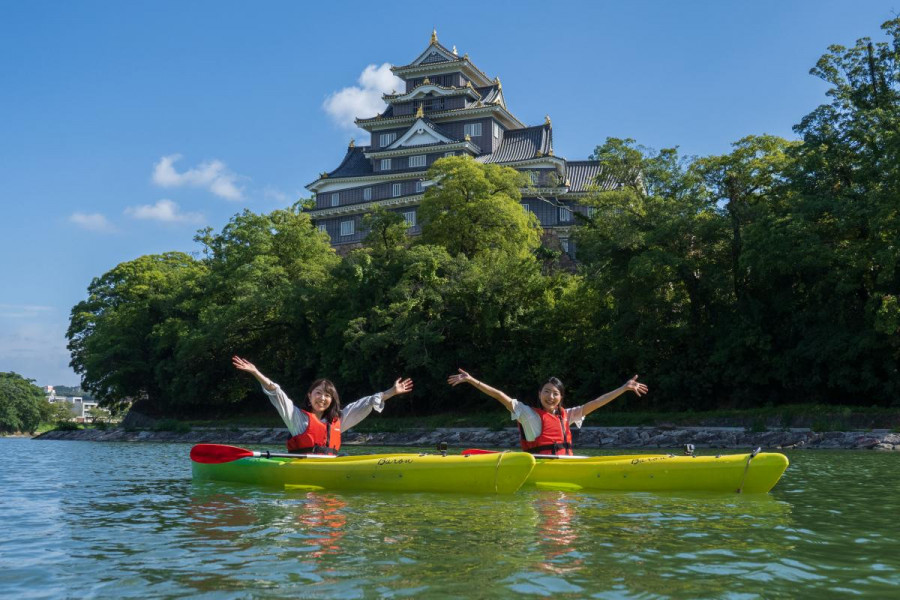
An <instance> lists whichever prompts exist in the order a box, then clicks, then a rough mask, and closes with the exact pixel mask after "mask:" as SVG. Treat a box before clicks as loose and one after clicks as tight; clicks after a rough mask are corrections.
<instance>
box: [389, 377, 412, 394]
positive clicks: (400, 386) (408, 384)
mask: <svg viewBox="0 0 900 600" xmlns="http://www.w3.org/2000/svg"><path fill="white" fill-rule="evenodd" d="M412 389H413V380H412V379H410V378H408V377H407V378H406V379H403V378H401V377H398V378H397V381H395V382H394V387H392V388H391V391H392V392H393V394H391V395H392V396H396V395H397V394H407V393H409V392H411V391H412Z"/></svg>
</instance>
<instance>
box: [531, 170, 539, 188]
mask: <svg viewBox="0 0 900 600" xmlns="http://www.w3.org/2000/svg"><path fill="white" fill-rule="evenodd" d="M528 176H529V177H530V178H531V184H532V185H537V182H538V179H539V178H540V176H541V174H540V173H538V172H537V171H528Z"/></svg>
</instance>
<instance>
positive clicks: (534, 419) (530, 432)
mask: <svg viewBox="0 0 900 600" xmlns="http://www.w3.org/2000/svg"><path fill="white" fill-rule="evenodd" d="M509 412H510V416H511V418H512V420H513V421H518V422H519V424H520V425H521V426H522V431H523V432H525V439H526V440H528V441H529V442H533V441H534V440H536V439H537V437H538V436H539V435H541V431H542V430H543V426H542V425H541V418H540V417H539V416H538V414H537V413H536V412H534V409H533V408H531V407H530V406H528V405H527V404H523V403H521V402H519V401H518V400H516V399H515V398H513V400H512V407H511V408H510V411H509Z"/></svg>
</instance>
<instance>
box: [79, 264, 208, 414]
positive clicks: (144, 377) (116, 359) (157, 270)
mask: <svg viewBox="0 0 900 600" xmlns="http://www.w3.org/2000/svg"><path fill="white" fill-rule="evenodd" d="M204 271H205V268H204V266H203V264H201V263H199V262H198V261H195V260H194V259H193V258H191V257H190V256H189V255H187V254H184V253H181V252H168V253H165V254H157V255H148V256H142V257H140V258H137V259H135V260H132V261H129V262H125V263H122V264H120V265H118V266H116V267H115V268H113V269H112V270H110V271H108V272H107V273H105V274H104V275H103V276H101V277H98V278H95V279H94V280H93V281H92V282H91V285H90V286H88V299H87V300H84V301H82V302H79V303H78V304H77V305H75V307H73V308H72V313H71V317H70V323H69V329H68V331H67V333H66V336H67V337H68V339H69V345H68V348H69V351H70V352H71V353H72V361H71V363H70V364H71V366H72V368H73V369H75V372H76V373H80V374H81V377H82V387H83V388H84V389H86V390H88V391H89V392H91V393H92V394H93V395H94V397H96V398H97V399H98V401H99V402H100V403H102V404H104V405H111V404H114V403H116V402H118V401H122V400H123V399H125V398H126V397H131V398H135V399H149V400H150V401H151V402H156V401H162V399H163V398H164V397H165V396H166V387H165V386H166V381H165V380H164V378H161V377H159V373H160V371H161V370H165V369H166V368H167V367H168V363H170V362H171V361H172V360H173V359H174V352H175V347H174V344H175V342H176V341H177V340H173V339H170V338H168V337H167V336H166V335H163V334H162V333H161V331H160V327H161V325H162V324H163V323H165V322H166V320H167V319H170V318H172V317H173V316H174V314H175V313H176V312H177V311H178V307H179V306H180V305H181V304H182V303H183V297H184V294H185V293H190V291H191V290H194V289H196V286H197V281H198V280H199V278H200V277H202V276H203V273H204ZM169 368H171V367H169Z"/></svg>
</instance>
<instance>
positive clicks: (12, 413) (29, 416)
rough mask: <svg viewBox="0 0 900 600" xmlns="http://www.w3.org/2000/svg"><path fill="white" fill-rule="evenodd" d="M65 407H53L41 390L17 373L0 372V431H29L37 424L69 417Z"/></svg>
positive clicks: (35, 427) (30, 380) (32, 381)
mask: <svg viewBox="0 0 900 600" xmlns="http://www.w3.org/2000/svg"><path fill="white" fill-rule="evenodd" d="M69 416H70V415H69V409H68V408H66V407H65V406H62V405H60V406H54V405H52V404H50V403H49V402H48V401H47V399H46V398H45V397H44V391H43V390H42V389H41V388H39V387H38V386H36V385H35V384H34V380H33V379H25V378H24V377H22V376H21V375H19V374H18V373H13V372H8V373H0V433H20V432H21V433H31V432H33V431H34V430H35V429H37V427H38V425H40V424H41V423H47V422H52V421H59V420H63V419H68V418H69Z"/></svg>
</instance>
